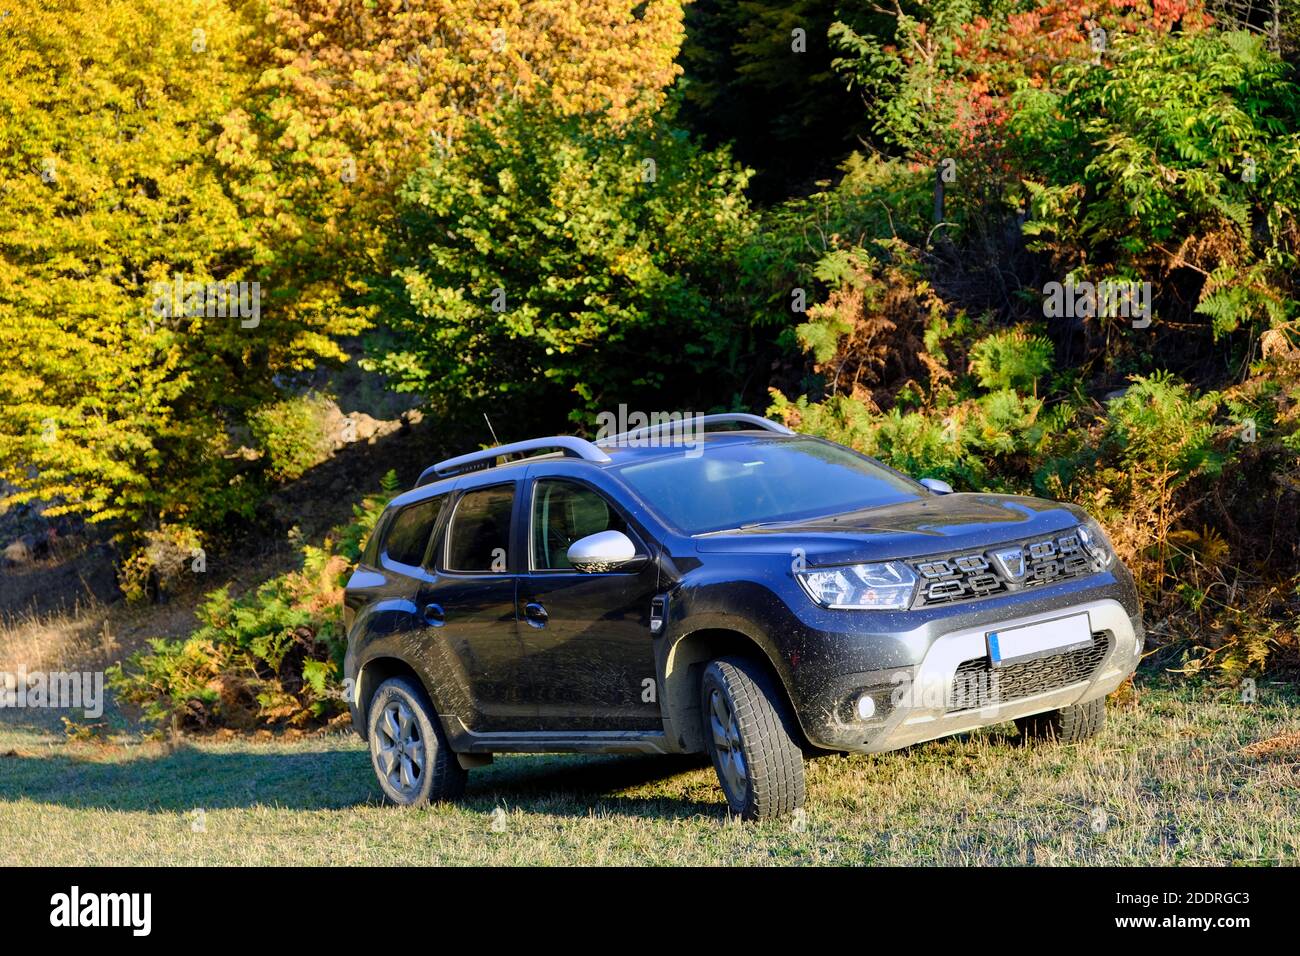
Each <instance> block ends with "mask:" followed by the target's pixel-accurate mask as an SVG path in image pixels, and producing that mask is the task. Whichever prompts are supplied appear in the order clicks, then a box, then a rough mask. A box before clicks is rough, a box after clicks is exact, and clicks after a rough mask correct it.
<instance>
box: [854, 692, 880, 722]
mask: <svg viewBox="0 0 1300 956" xmlns="http://www.w3.org/2000/svg"><path fill="white" fill-rule="evenodd" d="M857 710H858V719H859V720H870V719H871V718H872V717H874V716H875V715H876V701H875V699H874V698H873V697H872V696H871V695H870V694H863V695H862V696H861V697H859V698H858V707H857Z"/></svg>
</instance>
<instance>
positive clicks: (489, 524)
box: [446, 484, 515, 573]
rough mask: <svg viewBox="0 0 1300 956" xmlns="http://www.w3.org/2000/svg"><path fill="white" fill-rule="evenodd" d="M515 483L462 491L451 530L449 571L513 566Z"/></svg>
mask: <svg viewBox="0 0 1300 956" xmlns="http://www.w3.org/2000/svg"><path fill="white" fill-rule="evenodd" d="M514 503H515V486H514V485H513V484H509V485H493V486H492V487H491V488H479V489H477V490H475V491H467V492H466V493H465V494H463V495H461V498H460V501H459V502H457V504H456V510H455V512H453V513H452V516H451V528H450V529H449V530H448V532H447V567H446V569H447V570H448V571H487V572H497V573H502V572H504V571H506V570H508V569H509V567H510V563H509V560H508V555H509V550H510V516H511V513H512V512H513V510H514Z"/></svg>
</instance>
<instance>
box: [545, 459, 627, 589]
mask: <svg viewBox="0 0 1300 956" xmlns="http://www.w3.org/2000/svg"><path fill="white" fill-rule="evenodd" d="M600 531H621V532H623V533H624V534H626V535H628V536H629V537H633V539H634V540H635V538H634V536H633V535H632V534H631V532H629V531H628V527H627V522H626V521H624V520H623V518H622V516H621V515H620V514H619V513H618V512H617V511H615V510H614V508H613V507H612V506H611V505H610V504H609V502H608V501H607V500H606V499H605V496H604V495H602V494H601V493H600V492H598V491H593V490H592V489H590V488H588V487H586V486H585V485H579V484H577V483H575V482H572V481H560V480H543V481H539V482H537V484H536V486H534V489H533V526H532V541H533V545H532V547H533V570H535V571H560V570H569V569H572V567H573V565H572V564H571V563H570V562H569V556H568V551H569V545H571V544H573V542H575V541H577V540H578V539H579V538H585V537H587V535H589V534H596V533H597V532H600Z"/></svg>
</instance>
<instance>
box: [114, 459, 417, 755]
mask: <svg viewBox="0 0 1300 956" xmlns="http://www.w3.org/2000/svg"><path fill="white" fill-rule="evenodd" d="M396 488H397V476H396V475H395V474H393V473H391V472H390V473H389V474H388V475H386V476H385V479H384V482H383V491H382V493H380V494H377V495H372V496H369V497H367V498H366V499H365V500H364V501H363V502H362V503H361V504H359V505H357V506H355V507H354V520H353V521H351V522H350V523H349V524H347V525H345V526H344V527H342V528H339V529H336V531H335V532H334V533H333V534H331V535H330V537H328V538H327V539H326V541H325V543H324V545H323V546H322V547H320V548H315V547H310V546H308V547H304V548H303V551H302V566H301V567H300V568H299V569H298V570H295V571H291V572H289V573H287V574H283V575H280V576H278V577H275V578H272V579H271V580H269V581H266V582H265V583H263V584H262V585H260V586H259V587H258V588H256V589H255V590H254V591H253V592H252V593H251V594H247V595H245V596H243V597H240V598H235V597H233V596H232V595H231V594H230V593H229V591H228V590H227V589H225V588H222V589H220V590H216V591H213V592H211V593H210V594H209V595H208V596H207V600H205V601H204V603H203V604H202V606H201V607H200V608H199V611H198V619H199V626H198V627H197V628H196V629H195V631H194V632H193V633H192V634H191V635H190V636H189V637H187V638H185V639H184V640H174V641H168V640H160V639H155V640H152V641H150V642H149V647H148V649H147V650H143V651H139V652H137V653H135V654H133V655H132V656H131V657H130V658H128V659H127V660H126V661H125V662H124V663H122V664H117V665H114V666H113V667H111V668H109V670H108V672H107V675H106V676H107V680H108V686H109V687H110V688H111V689H112V690H113V692H114V693H115V694H117V695H118V697H119V698H120V699H121V700H123V701H125V702H127V703H130V704H133V705H135V706H138V707H140V708H141V709H142V712H143V716H144V718H145V719H146V720H148V721H150V722H154V723H170V724H171V725H172V726H173V727H174V728H176V729H188V730H205V729H212V728H214V727H218V726H224V727H233V728H237V729H245V730H246V729H251V728H253V727H258V726H273V727H303V726H308V725H313V724H320V723H323V722H328V721H330V720H332V719H335V718H337V717H339V716H341V715H342V714H343V713H344V712H345V711H346V701H345V700H344V697H343V694H342V689H341V686H340V677H341V674H342V664H343V652H344V650H345V641H346V635H345V634H344V632H343V621H342V613H341V611H342V588H343V585H344V583H345V582H346V580H347V575H348V573H349V570H350V568H351V566H352V565H353V564H354V563H355V562H356V560H357V558H358V557H359V556H360V553H361V547H362V543H363V542H364V540H365V538H366V536H367V535H369V533H370V532H371V530H373V528H374V524H375V521H376V520H378V517H379V515H380V513H382V511H383V508H384V505H385V504H386V503H387V501H388V499H389V498H390V497H391V496H392V494H393V493H394V492H395V491H396Z"/></svg>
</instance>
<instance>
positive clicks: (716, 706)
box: [700, 657, 804, 820]
mask: <svg viewBox="0 0 1300 956" xmlns="http://www.w3.org/2000/svg"><path fill="white" fill-rule="evenodd" d="M700 712H701V714H702V715H703V720H704V736H705V738H706V739H707V741H708V748H709V756H710V757H711V758H712V759H713V769H714V770H716V771H717V773H718V782H719V783H720V784H721V785H722V792H723V793H724V794H725V795H726V797H727V803H728V805H729V806H730V807H731V809H732V812H734V813H736V814H738V815H739V816H741V817H742V818H744V819H746V820H766V819H770V818H772V817H777V816H780V815H781V814H784V813H790V812H792V811H794V810H796V809H798V808H799V807H802V806H803V802H804V774H803V752H802V750H800V748H799V744H798V743H797V739H798V736H799V734H798V730H797V729H796V727H795V724H794V717H793V715H792V714H791V713H790V709H789V707H788V706H787V705H786V703H785V698H784V696H783V695H782V694H781V692H780V689H779V688H778V687H777V684H776V680H775V678H773V677H772V676H771V674H769V673H768V671H767V670H766V669H765V668H763V667H762V666H761V665H759V664H757V663H756V662H754V661H752V660H750V659H748V658H744V657H724V658H721V659H719V660H716V661H714V662H713V663H711V664H710V665H709V666H708V667H707V668H706V669H705V671H704V677H703V680H702V681H701V682H700Z"/></svg>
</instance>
